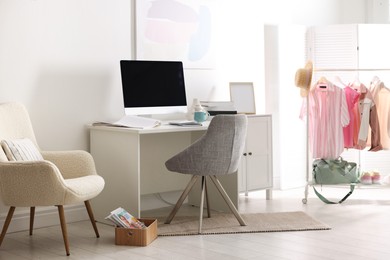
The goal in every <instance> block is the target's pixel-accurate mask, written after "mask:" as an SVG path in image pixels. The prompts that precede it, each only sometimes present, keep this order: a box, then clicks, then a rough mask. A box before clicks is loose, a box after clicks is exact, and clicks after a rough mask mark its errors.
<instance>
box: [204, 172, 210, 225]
mask: <svg viewBox="0 0 390 260" xmlns="http://www.w3.org/2000/svg"><path fill="white" fill-rule="evenodd" d="M204 188H205V193H206V206H207V217H208V218H211V213H210V201H209V194H208V192H207V178H205V181H204Z"/></svg>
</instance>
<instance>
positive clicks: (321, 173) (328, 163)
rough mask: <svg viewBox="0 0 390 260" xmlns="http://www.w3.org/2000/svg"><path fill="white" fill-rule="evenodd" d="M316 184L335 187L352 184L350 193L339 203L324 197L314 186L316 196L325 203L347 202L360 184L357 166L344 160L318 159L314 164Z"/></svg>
mask: <svg viewBox="0 0 390 260" xmlns="http://www.w3.org/2000/svg"><path fill="white" fill-rule="evenodd" d="M313 181H314V184H321V185H334V184H350V191H349V193H348V194H347V195H346V196H344V198H342V199H341V200H340V201H338V202H332V201H329V200H328V199H326V198H325V197H324V196H322V195H321V194H320V193H319V192H318V191H317V190H316V188H315V187H314V186H313V189H314V192H315V193H316V195H317V196H318V197H319V198H320V199H321V200H322V201H323V202H325V203H328V204H336V203H342V202H343V201H345V200H346V199H347V198H348V197H349V196H350V195H351V194H352V192H353V190H354V188H355V185H356V184H357V183H358V182H359V174H358V171H357V165H356V163H354V162H347V161H345V160H343V158H341V157H340V158H338V159H337V160H326V159H316V160H314V162H313Z"/></svg>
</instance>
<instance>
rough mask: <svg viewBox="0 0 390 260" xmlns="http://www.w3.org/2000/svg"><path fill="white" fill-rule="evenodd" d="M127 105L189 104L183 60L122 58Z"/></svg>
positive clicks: (166, 105) (162, 105)
mask: <svg viewBox="0 0 390 260" xmlns="http://www.w3.org/2000/svg"><path fill="white" fill-rule="evenodd" d="M120 67H121V76H122V89H123V101H124V105H125V108H143V107H145V108H147V107H171V106H186V105H187V100H186V92H185V85H184V72H183V63H182V62H180V61H146V60H121V61H120Z"/></svg>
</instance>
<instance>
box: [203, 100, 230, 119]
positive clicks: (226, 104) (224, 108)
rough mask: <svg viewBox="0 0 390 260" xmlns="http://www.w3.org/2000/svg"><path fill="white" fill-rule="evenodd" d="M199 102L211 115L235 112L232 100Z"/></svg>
mask: <svg viewBox="0 0 390 260" xmlns="http://www.w3.org/2000/svg"><path fill="white" fill-rule="evenodd" d="M200 104H201V106H202V107H203V108H204V109H206V110H207V112H209V113H210V115H212V116H213V115H218V114H237V109H236V108H235V106H234V103H233V102H232V101H200Z"/></svg>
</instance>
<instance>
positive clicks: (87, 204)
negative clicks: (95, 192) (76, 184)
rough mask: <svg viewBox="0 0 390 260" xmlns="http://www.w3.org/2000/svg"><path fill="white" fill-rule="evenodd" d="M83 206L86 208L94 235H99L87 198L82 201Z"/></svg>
mask: <svg viewBox="0 0 390 260" xmlns="http://www.w3.org/2000/svg"><path fill="white" fill-rule="evenodd" d="M84 204H85V207H86V208H87V212H88V216H89V219H90V220H91V223H92V227H93V230H95V234H96V237H100V235H99V230H98V228H97V225H96V221H95V217H94V216H93V211H92V207H91V203H89V200H86V201H84Z"/></svg>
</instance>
